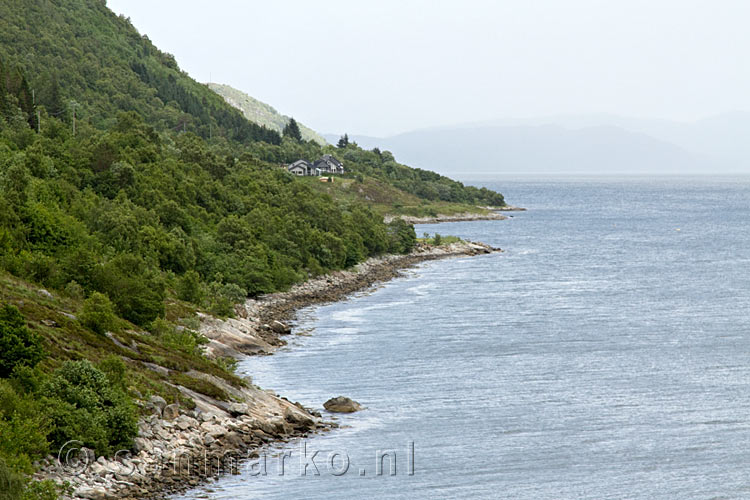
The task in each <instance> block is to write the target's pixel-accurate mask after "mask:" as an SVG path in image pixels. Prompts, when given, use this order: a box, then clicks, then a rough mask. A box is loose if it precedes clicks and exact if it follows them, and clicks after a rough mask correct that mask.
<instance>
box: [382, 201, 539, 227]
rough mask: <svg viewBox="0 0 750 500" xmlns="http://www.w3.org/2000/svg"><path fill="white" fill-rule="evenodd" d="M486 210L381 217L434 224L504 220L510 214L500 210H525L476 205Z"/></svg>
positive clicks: (509, 206)
mask: <svg viewBox="0 0 750 500" xmlns="http://www.w3.org/2000/svg"><path fill="white" fill-rule="evenodd" d="M477 208H480V209H482V210H487V211H488V212H463V213H459V214H451V215H446V214H437V215H435V216H428V217H415V216H412V215H386V216H385V217H383V220H384V221H385V223H386V224H387V223H389V222H391V221H393V220H394V219H401V220H403V221H404V222H408V223H409V224H436V223H440V222H468V221H477V220H506V219H508V218H510V217H513V216H512V215H503V214H501V213H500V212H525V211H526V209H525V208H522V207H516V206H513V205H505V206H503V207H477Z"/></svg>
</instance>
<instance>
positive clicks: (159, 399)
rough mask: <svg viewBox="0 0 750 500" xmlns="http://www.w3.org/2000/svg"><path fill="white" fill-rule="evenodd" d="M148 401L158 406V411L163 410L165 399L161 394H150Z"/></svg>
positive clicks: (165, 404)
mask: <svg viewBox="0 0 750 500" xmlns="http://www.w3.org/2000/svg"><path fill="white" fill-rule="evenodd" d="M148 402H149V403H152V404H153V405H154V406H156V407H157V408H159V411H163V410H164V407H165V406H167V401H166V400H165V399H164V398H163V397H161V396H151V399H149V400H148Z"/></svg>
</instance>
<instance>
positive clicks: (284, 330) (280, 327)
mask: <svg viewBox="0 0 750 500" xmlns="http://www.w3.org/2000/svg"><path fill="white" fill-rule="evenodd" d="M271 330H273V331H274V332H275V333H278V334H279V335H289V334H290V333H292V328H291V327H289V326H288V325H285V324H284V323H282V322H281V321H274V322H273V323H271Z"/></svg>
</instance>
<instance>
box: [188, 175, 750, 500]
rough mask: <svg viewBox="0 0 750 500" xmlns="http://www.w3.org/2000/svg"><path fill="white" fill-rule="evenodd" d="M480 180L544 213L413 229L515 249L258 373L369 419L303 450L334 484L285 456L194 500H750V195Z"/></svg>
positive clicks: (299, 342) (354, 303) (457, 268)
mask: <svg viewBox="0 0 750 500" xmlns="http://www.w3.org/2000/svg"><path fill="white" fill-rule="evenodd" d="M483 184H484V185H486V186H488V187H490V188H496V189H498V190H501V191H502V192H503V193H504V194H505V195H506V198H507V199H508V200H509V201H511V202H514V203H518V204H520V205H523V206H526V207H528V208H529V211H528V212H525V213H514V214H512V215H513V218H512V219H510V220H507V221H500V222H463V223H449V224H440V225H429V226H419V227H418V228H417V231H418V234H421V233H422V232H430V233H434V232H439V233H441V234H454V235H458V236H461V237H464V238H468V239H473V240H479V241H484V242H487V243H490V244H492V245H495V246H500V247H502V248H503V249H504V250H505V252H504V253H502V254H493V255H488V256H481V257H473V258H457V259H449V260H442V261H435V262H428V263H424V264H421V265H419V266H418V267H417V268H415V269H412V270H410V271H407V272H406V276H405V277H403V278H399V279H396V280H394V281H391V282H389V283H386V284H384V285H383V286H381V287H379V288H378V289H377V290H376V291H374V292H371V293H366V294H360V295H358V296H356V297H354V298H352V299H350V300H348V301H345V302H340V303H336V304H331V305H325V306H322V307H315V308H310V309H308V310H306V311H304V312H303V313H302V314H301V320H300V321H299V323H298V325H297V327H296V330H295V331H296V332H297V333H301V335H296V336H293V337H291V339H290V342H289V345H288V346H287V347H286V348H284V349H282V350H281V351H280V352H278V353H277V354H276V355H274V356H270V357H258V358H252V359H249V360H248V361H246V362H243V363H242V365H241V368H240V369H241V371H242V372H244V373H247V374H250V375H251V376H252V377H253V381H254V383H256V384H258V385H260V386H261V387H264V388H273V389H274V390H275V391H277V392H278V393H279V394H281V395H284V396H286V397H288V398H289V399H291V400H293V401H295V400H298V401H300V402H301V403H303V404H304V405H306V406H311V407H316V408H320V407H321V406H322V403H323V402H324V401H325V400H326V399H328V398H329V397H332V396H336V395H339V394H343V395H347V396H351V397H352V398H355V399H357V400H358V401H360V402H361V403H362V404H363V405H364V406H366V409H365V410H364V411H362V412H359V413H355V414H352V415H344V416H340V417H339V420H338V422H340V424H341V425H342V427H341V429H338V430H334V431H333V432H330V433H327V434H324V435H320V436H316V437H312V438H310V439H308V440H307V441H306V446H307V452H308V456H309V455H311V454H312V453H314V452H315V451H318V454H317V456H316V457H315V464H316V465H317V467H318V470H319V471H320V475H319V476H314V475H312V473H313V472H314V470H312V467H311V466H308V469H307V475H306V476H301V475H300V467H299V458H300V457H299V448H298V443H296V442H295V443H289V444H288V445H286V446H285V447H284V448H283V449H284V450H289V451H291V453H292V454H291V457H290V458H288V459H287V460H286V464H287V469H286V470H285V475H284V476H283V477H281V476H279V475H278V468H277V461H276V459H275V458H269V459H268V475H267V476H259V477H256V476H253V475H252V474H250V473H248V472H247V471H246V472H245V473H243V474H241V475H239V476H229V477H224V478H222V479H220V480H219V481H218V482H216V483H214V484H211V485H210V486H208V487H204V488H199V489H197V490H194V491H192V492H190V493H189V494H188V495H187V496H186V497H185V498H216V499H230V498H231V499H237V498H248V499H250V498H362V499H369V498H404V499H406V498H409V499H412V498H423V499H429V498H514V499H515V498H522V499H562V498H565V499H610V498H611V499H615V498H616V499H621V498H643V499H674V498H681V499H686V498H701V499H703V498H750V474H749V473H748V472H749V471H750V227H749V226H748V221H750V180H748V179H718V180H717V179H708V178H653V179H611V178H609V179H606V178H599V179H578V178H565V179H563V178H556V179H552V180H543V179H533V178H527V179H500V180H496V181H493V182H484V183H483ZM409 442H413V443H414V466H415V473H414V475H408V470H407V466H408V460H409V454H408V444H409ZM388 449H394V450H395V452H396V464H397V470H396V475H395V476H389V475H388V473H389V467H388V459H387V458H386V459H384V465H385V467H384V469H385V474H384V475H382V476H376V475H375V472H376V471H375V462H376V460H375V456H376V452H377V450H388ZM331 450H338V451H339V452H346V453H347V454H348V456H349V459H350V467H349V469H348V472H347V473H346V474H344V475H343V476H334V475H333V474H332V473H331V472H329V465H328V464H327V457H328V453H329V452H330V451H331ZM340 458H341V457H337V458H336V459H335V461H334V465H335V466H336V467H339V466H340V465H341V461H340ZM361 471H364V476H362V475H360V474H361Z"/></svg>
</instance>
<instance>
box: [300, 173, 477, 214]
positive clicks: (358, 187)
mask: <svg viewBox="0 0 750 500" xmlns="http://www.w3.org/2000/svg"><path fill="white" fill-rule="evenodd" d="M299 181H300V182H304V183H306V184H308V185H309V186H310V187H312V188H313V189H315V190H316V191H318V192H321V193H325V194H328V195H330V196H331V197H333V199H334V200H337V201H338V202H342V203H355V202H364V203H366V204H367V205H368V206H369V207H370V208H371V209H372V210H373V211H375V212H376V213H378V214H380V215H383V216H385V215H410V216H414V217H427V216H433V217H434V216H436V215H438V214H444V215H454V214H461V213H467V212H470V213H488V212H489V210H486V209H484V208H479V207H476V206H474V205H467V204H463V203H449V202H446V201H429V200H425V199H422V198H419V197H418V196H415V195H413V194H409V193H406V192H404V191H402V190H400V189H398V188H396V187H394V186H392V185H390V184H389V183H387V182H384V181H382V180H380V179H376V178H373V177H364V178H363V180H362V182H359V181H357V180H355V179H352V178H341V177H336V178H334V182H321V181H320V180H319V179H318V178H317V177H305V178H302V179H299Z"/></svg>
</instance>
